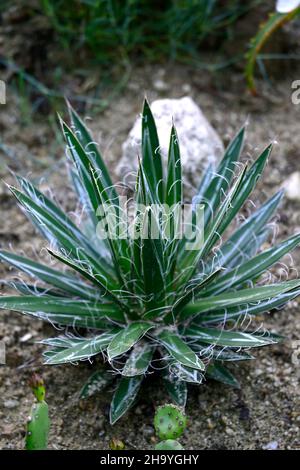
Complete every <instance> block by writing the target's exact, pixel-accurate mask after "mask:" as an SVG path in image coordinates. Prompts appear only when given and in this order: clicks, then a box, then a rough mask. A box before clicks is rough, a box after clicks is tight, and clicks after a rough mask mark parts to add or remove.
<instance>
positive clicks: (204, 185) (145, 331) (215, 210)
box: [0, 101, 300, 423]
mask: <svg viewBox="0 0 300 470" xmlns="http://www.w3.org/2000/svg"><path fill="white" fill-rule="evenodd" d="M69 111H70V118H71V126H70V127H69V126H68V125H67V124H66V123H65V122H63V121H61V124H62V129H63V133H64V136H65V139H66V142H67V154H68V155H69V159H70V162H71V170H70V173H71V175H72V179H73V182H74V186H75V190H76V192H77V194H78V197H79V198H80V201H81V204H82V207H83V208H84V213H85V217H84V218H83V219H82V221H81V223H80V226H78V225H77V224H76V223H75V222H74V220H73V219H72V217H71V216H70V215H68V214H66V213H65V212H64V211H63V210H62V209H61V208H60V207H58V206H57V204H56V203H55V202H54V200H53V199H50V198H48V197H46V195H44V194H42V193H41V192H40V190H39V189H38V188H36V187H35V186H34V185H33V184H32V183H31V182H29V181H27V180H25V179H24V178H23V177H20V176H17V177H16V178H17V181H18V184H19V186H20V189H17V188H16V187H10V190H11V192H12V194H13V195H14V196H15V197H16V199H17V201H18V203H19V204H20V206H21V207H22V208H23V209H25V212H26V215H27V216H28V217H29V218H30V220H31V221H32V222H33V223H34V224H35V226H36V227H37V229H38V230H39V231H40V232H41V233H42V235H43V236H44V237H45V238H46V240H47V241H48V242H49V247H48V251H49V253H50V255H51V259H52V258H53V261H55V264H57V261H58V262H59V263H60V267H59V268H57V267H56V268H55V267H53V266H51V267H50V266H48V265H45V264H41V263H39V262H36V261H33V260H30V259H27V258H24V257H22V256H19V255H17V254H14V253H10V252H7V251H1V252H0V257H1V260H2V261H3V262H6V263H9V264H10V265H13V266H15V267H16V268H17V269H18V270H21V271H23V272H25V273H27V274H28V275H29V276H30V277H32V278H34V279H35V280H38V282H35V283H34V284H32V283H27V282H25V281H24V280H23V282H15V283H14V285H15V287H16V289H18V290H19V291H20V293H21V295H18V296H2V297H1V298H0V307H1V308H4V309H10V310H14V311H20V312H23V313H25V314H29V315H32V316H34V317H37V318H39V319H42V320H46V321H48V322H50V323H52V324H56V325H60V326H61V327H62V328H64V331H65V333H64V335H60V336H58V337H53V338H49V339H45V340H43V341H42V343H43V344H45V345H47V348H48V349H47V350H46V351H45V353H44V355H45V363H46V364H62V363H76V362H78V361H81V360H92V358H94V356H96V355H101V356H102V357H103V359H104V361H103V362H104V363H105V366H104V367H103V366H102V365H101V369H99V368H98V369H97V370H95V372H94V374H93V376H92V377H91V378H90V379H89V380H88V382H87V383H86V384H85V385H84V387H83V389H82V391H81V396H82V397H83V398H84V397H87V396H89V395H90V394H91V393H93V392H95V391H97V390H100V389H101V388H104V387H105V386H106V385H107V384H108V383H109V382H111V381H112V380H113V379H115V378H116V379H117V385H116V388H115V392H114V395H113V398H112V402H111V411H110V420H111V423H115V422H116V421H117V420H118V419H119V418H120V417H121V416H122V415H123V414H124V413H125V412H126V411H127V410H128V409H129V407H130V406H131V405H132V404H133V402H134V400H135V399H136V397H137V394H138V391H139V389H140V386H141V384H142V382H143V380H144V379H145V378H146V377H147V376H150V377H152V376H153V373H156V374H158V375H160V376H161V378H162V381H163V383H164V384H165V388H166V390H167V392H168V393H169V394H170V396H171V398H172V399H173V400H174V401H175V402H176V403H177V404H179V405H180V406H184V405H185V402H186V397H187V383H192V384H200V383H201V382H202V381H203V379H204V376H205V374H207V376H208V377H212V378H213V379H216V380H219V381H221V382H224V383H226V384H229V385H232V386H234V387H238V386H239V384H238V381H237V380H236V379H235V377H234V376H233V375H232V374H231V372H230V371H229V370H228V369H227V367H225V366H224V364H225V363H227V362H232V361H240V360H249V359H252V357H253V356H252V355H250V353H249V350H250V348H257V347H260V346H266V345H270V344H274V343H276V342H277V341H279V340H280V337H279V336H278V335H275V334H270V333H268V332H265V331H262V329H260V328H258V327H257V323H255V321H254V320H253V322H250V321H248V320H249V319H252V318H254V317H255V316H257V315H260V314H262V313H263V312H268V311H270V310H272V309H275V308H281V307H282V306H283V305H284V304H285V303H286V302H288V301H289V300H290V299H293V298H295V297H296V296H297V295H299V293H300V280H299V279H298V280H289V281H284V282H273V281H272V282H271V281H270V280H269V279H270V276H269V277H268V282H266V276H265V273H267V272H268V270H269V268H270V267H271V266H272V265H274V264H275V263H276V262H277V261H278V260H280V258H281V257H283V256H284V255H285V254H286V253H289V252H290V251H291V250H292V249H294V248H295V247H296V246H297V245H298V244H299V243H300V235H296V236H293V237H292V238H289V239H288V240H285V241H283V242H282V243H279V244H278V245H276V246H274V247H271V248H269V249H268V250H266V251H261V250H260V247H261V245H262V244H263V243H264V242H265V241H266V239H267V238H268V236H269V234H270V224H269V221H270V220H271V219H272V217H273V214H274V213H275V211H276V208H277V206H278V205H279V203H280V200H281V198H282V192H278V193H276V194H275V195H274V196H273V197H272V198H271V199H269V200H267V201H266V202H265V203H264V204H263V205H261V206H260V207H258V208H256V210H255V211H254V212H253V213H252V215H250V216H249V217H248V218H246V219H245V220H244V221H243V223H241V224H240V225H237V224H235V225H237V227H235V229H230V226H231V222H233V220H234V219H235V217H236V215H237V213H238V211H239V210H240V209H241V208H242V207H243V206H244V204H245V202H246V201H247V199H248V196H249V195H250V193H251V192H252V190H253V189H254V187H255V185H256V184H257V181H258V179H259V178H260V176H261V174H262V171H263V169H264V167H265V165H266V162H267V159H268V156H269V154H270V151H271V146H268V147H267V148H266V149H265V150H264V151H263V152H262V154H261V155H260V156H259V157H258V158H257V160H256V161H255V162H254V163H252V164H251V165H246V164H242V163H240V162H239V158H240V154H241V152H242V148H243V140H244V128H242V129H241V130H240V131H239V132H238V134H237V135H236V137H235V138H234V139H233V140H232V142H231V143H230V145H229V146H228V148H227V150H226V151H225V154H224V157H223V159H222V161H221V163H220V164H219V167H218V168H217V169H216V170H213V169H212V168H209V169H208V170H207V171H206V172H205V174H204V175H203V178H202V181H201V183H200V186H199V189H198V191H197V193H196V195H195V197H194V198H193V201H192V204H191V210H190V213H189V218H188V224H189V226H190V227H192V228H193V230H194V233H196V234H199V233H200V232H201V233H202V239H201V240H202V242H201V243H200V244H199V246H198V244H197V246H194V245H193V246H192V248H193V249H190V248H189V249H187V248H188V246H189V245H190V243H191V241H190V238H189V237H187V235H186V233H185V232H183V234H182V236H178V231H177V230H176V227H177V225H178V217H177V215H176V211H174V210H173V209H172V211H171V212H170V217H169V222H170V224H169V225H170V226H171V230H169V233H168V234H167V232H166V230H165V224H164V221H163V218H162V217H161V214H162V212H161V211H160V210H158V211H157V207H158V208H159V209H160V208H162V207H163V206H164V205H167V206H168V207H175V208H176V207H179V206H180V207H181V205H182V203H183V190H182V174H181V165H180V149H179V142H178V137H177V135H176V130H175V128H174V126H173V127H172V129H171V132H170V147H169V154H168V160H167V164H166V167H167V168H166V171H164V164H163V161H164V159H163V158H162V155H161V154H160V150H159V140H158V134H157V130H156V126H155V122H154V119H153V116H152V113H151V110H150V107H149V104H148V103H147V101H145V103H144V108H143V114H142V149H141V159H140V164H139V169H138V175H137V182H136V188H135V189H136V190H135V195H134V201H135V202H138V203H139V204H138V205H137V206H136V207H139V209H138V210H135V211H134V212H133V215H132V218H131V219H130V220H131V222H130V224H129V228H130V227H131V228H132V227H133V228H134V230H133V233H134V234H135V236H132V231H131V233H130V230H129V229H127V231H126V230H125V231H124V230H122V231H119V233H118V236H110V234H111V227H112V222H111V221H110V220H109V217H108V213H109V211H110V209H113V213H114V214H115V215H116V217H115V220H117V221H118V223H117V224H116V225H117V227H118V228H119V227H120V225H121V223H119V221H120V220H123V217H121V216H122V213H123V211H124V208H123V207H121V203H120V202H121V197H120V195H119V194H118V191H117V187H116V186H114V185H113V183H112V180H111V178H110V175H109V173H108V171H107V168H106V166H105V164H104V162H103V159H102V157H101V155H100V153H99V151H98V147H97V146H96V144H95V143H94V141H93V139H92V137H91V136H90V134H89V132H88V130H87V128H86V127H85V125H84V123H83V121H82V120H81V119H80V118H79V116H78V115H77V114H76V112H75V111H74V110H73V109H72V108H71V107H69ZM72 164H73V166H72ZM239 169H240V171H239ZM236 173H238V174H236ZM131 202H132V199H131ZM140 207H144V210H141V209H140ZM199 207H201V208H202V217H201V221H202V222H204V223H203V224H202V225H203V226H202V228H201V227H198V225H197V224H198V218H197V217H195V216H196V214H197V212H198V208H199ZM99 208H101V210H99ZM154 208H156V210H154ZM150 216H151V217H150ZM150 221H151V223H150ZM99 224H100V226H101V230H100V232H101V236H100V235H99V230H98V226H99ZM153 226H155V229H156V232H157V233H158V236H156V237H153V236H151V234H152V232H149V230H150V229H151V228H152V227H153ZM103 233H104V234H106V235H107V236H106V237H105V236H103ZM124 233H125V235H124ZM63 266H64V267H65V269H62V267H63ZM272 279H273V278H272ZM28 282H29V281H28ZM270 282H271V283H270ZM245 317H246V318H247V321H246V322H245V321H244V320H245ZM246 324H247V325H248V326H247V328H246V327H245V325H246ZM251 325H252V327H251ZM99 362H100V361H95V363H96V364H98V363H99ZM107 366H110V367H107Z"/></svg>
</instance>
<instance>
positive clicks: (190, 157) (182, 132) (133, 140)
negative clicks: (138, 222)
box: [117, 97, 224, 185]
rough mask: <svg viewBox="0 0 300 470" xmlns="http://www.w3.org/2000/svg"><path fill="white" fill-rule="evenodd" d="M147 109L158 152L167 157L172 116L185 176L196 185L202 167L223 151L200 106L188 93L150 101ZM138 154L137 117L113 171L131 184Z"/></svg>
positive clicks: (139, 132)
mask: <svg viewBox="0 0 300 470" xmlns="http://www.w3.org/2000/svg"><path fill="white" fill-rule="evenodd" d="M151 109H152V112H153V115H154V118H155V121H156V125H157V131H158V136H159V141H160V147H161V153H162V155H163V157H164V159H165V161H166V160H167V155H168V146H169V140H170V131H171V126H172V119H173V120H174V123H175V126H176V130H177V133H178V138H179V143H180V149H181V159H182V166H183V172H184V176H185V177H186V178H185V183H187V180H188V181H189V182H190V183H191V184H192V185H198V183H199V179H200V176H201V173H202V171H203V170H204V169H205V168H206V167H207V165H208V164H213V165H216V164H217V163H218V161H219V160H220V158H221V156H222V153H223V151H224V147H223V143H222V141H221V139H220V137H219V136H218V134H217V133H216V131H215V130H214V129H213V128H212V126H211V125H210V123H209V122H208V120H207V119H206V117H205V116H204V114H203V113H202V111H201V109H200V108H199V106H197V104H196V103H195V102H194V101H193V100H192V98H190V97H184V98H180V99H162V100H157V101H153V103H152V104H151ZM140 154H141V117H139V118H138V119H137V120H136V122H135V124H134V126H133V128H132V129H131V131H130V133H129V135H128V138H127V140H126V141H125V142H124V144H123V147H122V158H121V160H120V162H119V165H118V168H117V172H118V174H119V176H120V177H124V176H126V181H127V183H129V184H132V182H133V181H134V175H135V174H136V170H137V165H138V158H137V156H138V155H140Z"/></svg>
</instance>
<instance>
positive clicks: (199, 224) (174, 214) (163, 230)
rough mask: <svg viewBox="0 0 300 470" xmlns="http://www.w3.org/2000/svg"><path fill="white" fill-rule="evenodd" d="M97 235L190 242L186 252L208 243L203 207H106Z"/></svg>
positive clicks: (123, 199)
mask: <svg viewBox="0 0 300 470" xmlns="http://www.w3.org/2000/svg"><path fill="white" fill-rule="evenodd" d="M97 217H98V221H99V222H98V224H97V236H98V238H100V239H111V240H117V239H126V238H128V237H129V238H131V239H133V240H137V239H142V240H143V239H144V240H145V239H152V240H158V239H163V240H165V241H168V240H169V241H170V242H172V240H179V239H182V238H184V239H185V240H186V245H185V249H186V250H199V249H200V248H201V247H202V246H203V243H204V229H203V227H204V205H203V204H179V203H177V204H174V205H173V206H168V205H167V204H151V205H149V206H145V205H143V204H133V205H132V204H131V205H128V201H127V198H126V197H122V196H121V197H120V198H119V204H118V205H113V204H103V205H101V206H99V207H98V210H97Z"/></svg>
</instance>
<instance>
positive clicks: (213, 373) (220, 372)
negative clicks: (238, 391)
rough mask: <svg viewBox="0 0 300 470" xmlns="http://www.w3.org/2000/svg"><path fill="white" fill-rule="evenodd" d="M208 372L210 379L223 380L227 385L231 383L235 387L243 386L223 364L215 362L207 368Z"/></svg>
mask: <svg viewBox="0 0 300 470" xmlns="http://www.w3.org/2000/svg"><path fill="white" fill-rule="evenodd" d="M206 374H207V376H208V377H209V378H210V379H213V380H217V381H218V382H222V383H223V384H225V385H230V386H231V387H233V388H241V386H240V384H239V382H238V381H237V380H236V378H235V377H234V376H233V375H232V373H231V372H230V371H229V370H228V369H226V367H224V366H222V365H221V364H219V363H217V362H214V363H213V364H210V365H209V366H208V367H207V369H206Z"/></svg>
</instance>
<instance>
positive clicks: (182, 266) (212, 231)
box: [178, 167, 246, 286]
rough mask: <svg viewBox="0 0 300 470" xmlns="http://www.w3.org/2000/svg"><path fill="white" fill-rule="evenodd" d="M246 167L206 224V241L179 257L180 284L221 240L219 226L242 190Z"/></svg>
mask: <svg viewBox="0 0 300 470" xmlns="http://www.w3.org/2000/svg"><path fill="white" fill-rule="evenodd" d="M245 172H246V167H245V168H244V169H243V170H242V172H241V173H240V175H239V176H238V178H237V180H236V181H235V184H234V185H233V187H232V189H231V190H230V192H229V193H228V195H227V196H226V198H225V199H224V201H223V202H222V205H221V208H220V209H219V211H218V213H217V215H216V217H215V218H214V219H213V220H212V221H211V223H210V224H208V228H206V226H205V225H204V243H203V244H202V246H201V248H200V249H198V250H189V251H187V250H184V251H183V252H181V253H180V255H181V258H180V259H179V268H178V269H179V273H180V277H179V284H180V286H182V285H184V284H185V283H186V282H187V281H188V280H189V279H190V277H191V276H192V275H193V274H194V272H195V271H196V269H197V266H198V263H199V261H200V260H201V259H203V258H204V257H205V256H206V255H207V253H208V252H209V250H210V249H211V248H212V247H213V245H214V244H215V243H216V241H218V240H219V237H220V233H219V228H220V225H221V224H222V222H223V220H224V217H225V216H226V214H227V211H228V210H230V208H231V204H232V201H233V199H234V198H235V196H236V194H237V193H238V192H239V191H240V188H241V186H242V184H243V181H244V178H245Z"/></svg>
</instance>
